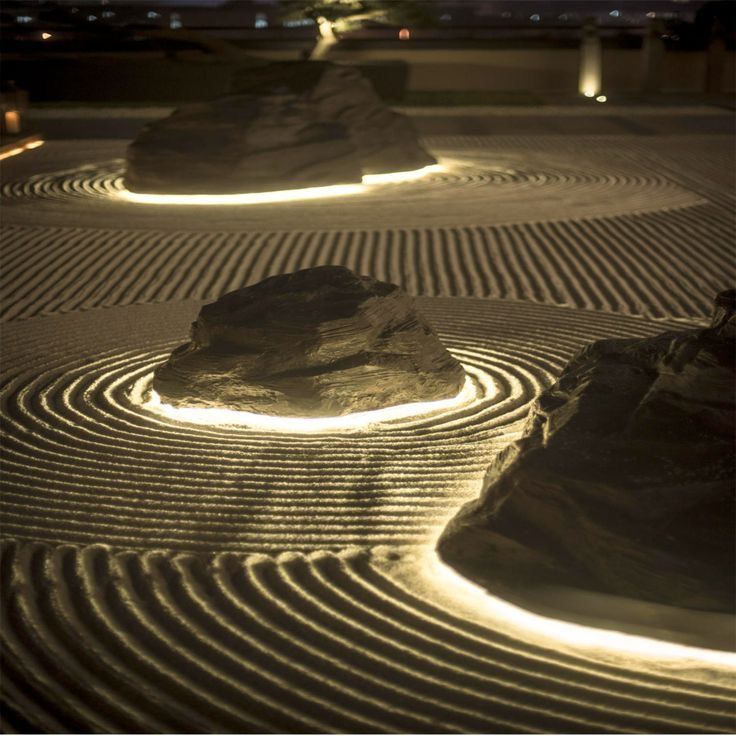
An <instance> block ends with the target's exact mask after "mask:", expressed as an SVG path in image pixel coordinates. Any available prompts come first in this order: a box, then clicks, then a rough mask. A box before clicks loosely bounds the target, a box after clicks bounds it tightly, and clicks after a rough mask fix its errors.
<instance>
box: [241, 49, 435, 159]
mask: <svg viewBox="0 0 736 736" xmlns="http://www.w3.org/2000/svg"><path fill="white" fill-rule="evenodd" d="M233 89H234V91H237V92H238V93H243V92H247V93H248V94H254V95H259V94H293V95H297V96H298V97H299V99H301V100H303V101H304V102H307V103H309V104H311V105H313V106H314V107H315V109H316V110H317V114H318V116H319V119H320V120H324V121H337V122H339V123H342V124H343V125H344V126H345V127H346V129H347V131H348V134H349V136H350V140H351V141H352V142H353V145H354V146H355V148H356V151H357V153H358V156H359V158H360V163H361V167H362V170H363V173H364V174H381V173H386V172H393V171H412V170H414V169H420V168H422V167H424V166H429V165H431V164H435V163H437V160H436V159H435V158H434V157H433V156H432V155H431V154H430V153H428V152H427V151H426V150H425V149H424V148H423V147H422V146H421V144H420V143H419V138H418V136H417V132H416V130H415V129H414V125H413V124H412V122H411V120H410V119H409V118H408V117H406V116H405V115H401V114H399V113H397V112H394V111H393V110H391V108H389V107H388V106H387V105H386V104H385V103H384V102H383V101H382V100H381V98H380V97H379V96H378V95H377V94H376V92H375V90H374V89H373V85H372V84H371V83H370V82H369V81H368V80H367V79H366V78H365V77H364V76H363V75H362V74H361V73H360V71H359V70H358V69H356V68H355V67H352V66H347V65H343V64H333V63H331V62H329V61H285V62H277V63H273V64H268V65H265V66H260V67H249V68H247V69H246V70H244V71H243V73H241V74H240V75H236V76H235V77H234V80H233Z"/></svg>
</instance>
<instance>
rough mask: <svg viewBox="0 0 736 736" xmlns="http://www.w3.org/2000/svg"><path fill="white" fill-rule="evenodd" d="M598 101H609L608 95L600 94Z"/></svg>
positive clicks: (596, 99)
mask: <svg viewBox="0 0 736 736" xmlns="http://www.w3.org/2000/svg"><path fill="white" fill-rule="evenodd" d="M595 101H596V102H608V97H606V96H605V95H598V97H596V98H595Z"/></svg>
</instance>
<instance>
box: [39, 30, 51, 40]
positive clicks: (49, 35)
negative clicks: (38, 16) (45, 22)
mask: <svg viewBox="0 0 736 736" xmlns="http://www.w3.org/2000/svg"><path fill="white" fill-rule="evenodd" d="M41 38H42V39H43V40H44V41H48V40H49V39H50V38H51V34H50V33H46V31H44V32H43V33H42V34H41Z"/></svg>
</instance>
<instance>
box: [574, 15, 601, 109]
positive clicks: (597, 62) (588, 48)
mask: <svg viewBox="0 0 736 736" xmlns="http://www.w3.org/2000/svg"><path fill="white" fill-rule="evenodd" d="M601 69H602V51H601V40H600V38H599V36H598V28H597V27H596V25H595V23H594V22H593V21H592V20H591V19H589V20H588V21H587V22H586V23H585V26H584V27H583V37H582V40H581V42H580V70H579V76H578V91H579V92H580V93H581V94H583V95H585V96H586V97H595V96H596V95H597V94H599V93H600V91H601Z"/></svg>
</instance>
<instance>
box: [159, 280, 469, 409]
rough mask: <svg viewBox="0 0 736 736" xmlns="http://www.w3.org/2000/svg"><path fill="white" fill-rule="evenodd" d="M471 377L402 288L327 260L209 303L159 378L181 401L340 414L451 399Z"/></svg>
mask: <svg viewBox="0 0 736 736" xmlns="http://www.w3.org/2000/svg"><path fill="white" fill-rule="evenodd" d="M464 380H465V374H464V371H463V368H462V366H461V365H460V364H459V363H458V362H457V361H456V360H455V359H454V358H453V357H452V356H451V355H450V354H449V353H448V352H447V350H446V349H445V348H444V347H443V346H442V344H441V343H440V341H439V339H438V337H437V336H436V335H435V334H434V332H433V331H432V329H431V327H430V326H429V325H428V324H427V323H426V322H425V320H424V319H423V317H422V316H421V315H420V314H419V313H418V312H417V310H416V308H415V306H414V303H413V300H412V298H411V297H409V296H408V295H407V294H405V293H404V292H403V291H401V290H400V289H399V287H397V286H394V285H393V284H387V283H384V282H381V281H376V280H375V279H372V278H369V277H367V276H357V275H356V274H354V273H352V272H351V271H349V270H348V269H346V268H342V267H339V266H322V267H319V268H311V269H306V270H304V271H297V272H296V273H292V274H287V275H283V276H274V277H272V278H269V279H266V280H265V281H262V282H260V283H259V284H255V285H254V286H249V287H245V288H242V289H239V290H237V291H233V292H230V293H229V294H225V295H224V296H222V297H220V299H218V300H217V301H216V302H214V303H213V304H208V305H206V306H204V307H203V308H202V310H201V312H200V314H199V317H198V318H197V321H196V322H194V323H193V324H192V330H191V342H189V343H187V344H185V345H182V346H180V347H179V348H177V349H176V350H174V352H173V353H172V354H171V356H170V357H169V359H168V361H167V362H166V363H165V364H163V365H161V366H159V367H158V368H157V369H156V371H155V375H154V382H153V387H154V389H155V390H156V391H158V393H159V394H161V397H162V399H163V400H164V401H165V402H168V403H171V404H174V405H180V406H181V405H185V406H202V407H206V406H219V407H228V408H231V409H240V410H247V411H255V412H260V413H266V414H277V415H284V416H337V415H342V414H347V413H350V412H356V411H366V410H370V409H379V408H383V407H386V406H393V405H396V404H403V403H406V402H415V401H433V400H436V399H445V398H450V397H452V396H455V395H456V394H457V393H458V392H459V391H460V390H461V388H462V386H463V383H464Z"/></svg>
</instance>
